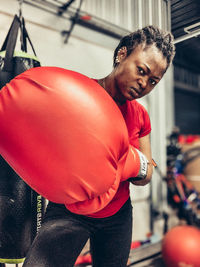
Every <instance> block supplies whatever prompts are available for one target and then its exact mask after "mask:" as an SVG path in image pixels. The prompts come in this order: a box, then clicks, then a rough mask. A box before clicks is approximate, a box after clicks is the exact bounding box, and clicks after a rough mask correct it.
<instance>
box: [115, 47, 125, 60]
mask: <svg viewBox="0 0 200 267" xmlns="http://www.w3.org/2000/svg"><path fill="white" fill-rule="evenodd" d="M126 57H127V48H126V46H122V47H121V48H120V49H119V50H118V52H117V59H118V63H120V62H121V61H123V60H124V59H125V58H126Z"/></svg>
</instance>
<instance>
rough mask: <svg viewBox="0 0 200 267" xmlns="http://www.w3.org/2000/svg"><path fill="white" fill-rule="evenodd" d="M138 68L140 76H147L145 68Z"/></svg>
mask: <svg viewBox="0 0 200 267" xmlns="http://www.w3.org/2000/svg"><path fill="white" fill-rule="evenodd" d="M137 68H138V72H139V74H141V75H145V74H146V73H145V71H144V69H143V68H141V67H137Z"/></svg>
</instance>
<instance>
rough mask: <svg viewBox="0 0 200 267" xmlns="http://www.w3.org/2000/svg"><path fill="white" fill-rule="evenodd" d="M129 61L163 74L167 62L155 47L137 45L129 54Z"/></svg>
mask: <svg viewBox="0 0 200 267" xmlns="http://www.w3.org/2000/svg"><path fill="white" fill-rule="evenodd" d="M129 57H130V60H134V61H135V63H136V64H146V65H148V66H149V67H150V69H151V70H152V71H153V70H157V71H159V70H160V72H163V71H165V70H166V68H167V60H166V58H165V57H164V56H163V54H162V52H161V51H160V50H159V49H158V48H157V47H156V46H155V45H151V46H144V45H138V46H137V47H136V48H135V49H134V50H133V52H132V53H131V54H130V56H129Z"/></svg>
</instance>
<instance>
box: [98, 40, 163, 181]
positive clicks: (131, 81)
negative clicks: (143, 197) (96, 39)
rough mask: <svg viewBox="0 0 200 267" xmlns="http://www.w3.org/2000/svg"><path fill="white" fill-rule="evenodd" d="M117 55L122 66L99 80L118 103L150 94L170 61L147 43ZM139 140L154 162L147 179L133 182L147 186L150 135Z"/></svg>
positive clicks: (141, 147) (141, 148) (146, 153)
mask: <svg viewBox="0 0 200 267" xmlns="http://www.w3.org/2000/svg"><path fill="white" fill-rule="evenodd" d="M117 57H118V60H119V63H118V65H117V66H116V67H115V68H114V69H113V71H112V72H111V73H110V74H109V75H108V76H106V77H105V78H103V79H99V84H100V85H101V86H103V87H104V88H105V90H106V91H107V92H108V93H109V94H110V96H111V97H112V98H113V99H114V101H115V102H116V104H117V105H122V104H124V103H125V102H126V100H129V101H131V100H134V99H138V98H141V97H143V96H145V95H147V94H149V93H150V92H151V91H152V90H153V89H154V88H155V86H156V85H157V84H158V82H159V81H160V80H161V79H162V77H163V75H164V73H165V72H166V69H167V60H166V58H165V57H164V56H163V55H162V53H161V51H159V50H158V48H157V47H156V46H155V45H151V46H148V47H146V46H145V45H144V44H141V45H138V46H137V47H136V48H135V49H134V50H133V51H132V53H131V54H130V55H129V56H127V49H126V47H122V48H121V49H120V50H119V51H118V54H117ZM139 143H140V151H141V152H142V153H143V154H144V155H145V156H146V157H147V159H148V160H149V162H150V164H149V165H148V173H147V177H146V179H145V180H142V181H135V182H132V183H133V184H135V185H145V184H147V183H149V182H150V180H151V177H152V173H153V165H152V164H151V161H152V154H151V145H150V136H149V135H147V136H144V137H142V138H140V139H139Z"/></svg>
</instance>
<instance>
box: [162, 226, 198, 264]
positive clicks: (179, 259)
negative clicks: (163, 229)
mask: <svg viewBox="0 0 200 267" xmlns="http://www.w3.org/2000/svg"><path fill="white" fill-rule="evenodd" d="M199 255H200V230H199V229H198V228H196V227H194V226H188V225H184V226H176V227H174V228H172V229H171V230H169V231H168V232H167V234H166V235H165V236H164V239H163V243H162V256H163V259H164V262H165V264H166V266H167V267H179V266H193V267H199V266H200V256H199Z"/></svg>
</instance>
